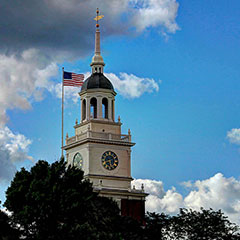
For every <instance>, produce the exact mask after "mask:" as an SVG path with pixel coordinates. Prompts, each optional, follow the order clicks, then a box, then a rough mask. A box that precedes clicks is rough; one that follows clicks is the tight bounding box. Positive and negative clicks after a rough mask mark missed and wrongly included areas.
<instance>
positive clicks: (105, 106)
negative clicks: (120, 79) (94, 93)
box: [102, 98, 108, 119]
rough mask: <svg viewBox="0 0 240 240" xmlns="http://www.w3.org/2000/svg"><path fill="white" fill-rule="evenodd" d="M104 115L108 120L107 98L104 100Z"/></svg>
mask: <svg viewBox="0 0 240 240" xmlns="http://www.w3.org/2000/svg"><path fill="white" fill-rule="evenodd" d="M102 113H103V118H106V119H108V100H107V98H103V100H102Z"/></svg>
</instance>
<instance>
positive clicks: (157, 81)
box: [0, 0, 240, 222]
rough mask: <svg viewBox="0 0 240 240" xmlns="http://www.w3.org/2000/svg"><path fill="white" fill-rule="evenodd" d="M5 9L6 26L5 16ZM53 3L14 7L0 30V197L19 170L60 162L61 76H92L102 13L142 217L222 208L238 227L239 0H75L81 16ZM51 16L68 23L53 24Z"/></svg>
mask: <svg viewBox="0 0 240 240" xmlns="http://www.w3.org/2000/svg"><path fill="white" fill-rule="evenodd" d="M4 2H5V4H4V7H3V8H1V10H0V13H1V15H2V16H3V17H4V14H7V13H8V11H9V9H11V8H12V6H9V5H8V3H7V1H4ZM121 2H122V3H121ZM58 4H59V5H58V6H56V5H54V1H52V2H51V1H43V3H41V4H40V5H41V6H37V4H36V3H34V1H33V2H31V3H30V2H29V1H27V0H25V1H22V3H21V4H17V5H16V9H15V10H12V11H13V15H14V17H13V18H12V19H9V18H5V20H4V24H3V25H4V26H3V27H2V29H1V28H0V35H1V36H4V38H3V37H1V38H0V40H1V42H2V43H3V44H2V45H3V46H2V47H1V49H0V54H1V55H0V72H1V77H0V83H1V85H2V86H3V87H2V89H0V93H1V95H2V96H1V97H0V122H1V130H0V156H1V160H0V161H1V163H0V166H1V169H2V171H0V186H1V187H0V199H1V200H3V201H4V191H5V190H6V187H7V186H8V185H9V183H10V180H11V178H12V176H13V175H14V172H15V171H16V169H19V168H20V167H27V168H29V167H31V166H32V165H33V162H35V161H37V160H38V159H46V160H47V161H49V162H53V161H55V160H57V159H58V158H59V156H60V153H61V151H60V144H61V99H60V95H59V93H60V88H59V84H60V82H61V68H62V66H64V67H65V69H66V70H68V71H75V72H79V73H86V72H89V71H90V66H89V64H90V62H91V57H92V55H93V51H94V31H95V27H94V24H95V23H94V21H93V17H94V16H95V9H96V7H99V8H100V11H101V14H104V15H105V18H104V19H103V20H102V22H101V26H100V30H101V39H102V41H101V48H102V56H103V58H104V61H105V63H106V66H105V72H106V73H107V74H109V75H108V76H109V79H110V80H112V81H113V83H114V86H115V89H116V91H117V93H118V95H117V97H116V117H117V116H118V115H120V116H121V121H122V123H123V127H122V130H123V133H127V131H128V128H130V129H131V132H132V137H133V141H134V142H136V146H135V147H133V151H132V176H133V177H134V178H136V179H138V180H135V184H136V185H138V184H140V183H141V182H144V183H145V185H146V186H145V188H146V191H147V190H148V191H149V192H150V195H151V196H150V198H149V200H148V202H147V207H148V209H150V210H156V211H165V212H167V213H171V214H172V213H175V212H177V210H176V209H177V208H178V207H191V208H199V207H201V206H203V207H205V208H209V207H213V208H222V209H223V210H224V212H225V213H226V214H227V215H229V216H230V218H231V220H233V221H235V222H240V214H239V210H240V204H239V203H240V179H239V176H240V175H239V160H240V112H239V107H240V94H239V90H240V83H239V78H240V70H239V62H240V25H239V22H240V3H239V1H237V0H232V1H231V4H230V3H229V1H223V0H218V1H217V0H212V1H205V0H202V1H186V0H181V1H180V0H179V1H175V0H162V1H160V0H155V1H154V0H141V1H140V0H122V1H112V3H111V4H109V2H108V1H102V3H101V4H100V5H101V6H98V5H97V1H89V3H81V1H79V4H77V6H75V8H76V9H77V10H78V14H77V13H75V10H73V9H74V1H68V3H67V1H65V0H61V1H59V2H58ZM30 5H32V6H30ZM28 7H29V9H32V12H29V11H27V8H28ZM30 7H31V8H30ZM37 7H38V8H39V9H43V10H44V12H46V16H45V18H46V19H48V17H49V19H48V20H49V21H46V20H45V19H43V18H42V17H41V16H38V14H37V13H36V12H35V9H36V8H37ZM58 8H59V9H60V10H59V9H58ZM19 9H25V10H24V11H25V12H23V13H22V15H21V16H18V15H17V14H14V11H16V12H17V11H18V10H19ZM56 9H58V11H60V12H61V13H62V15H63V16H64V14H67V13H69V11H70V12H71V11H73V14H72V18H70V19H64V18H60V17H61V16H56V17H55V18H53V17H52V14H50V13H51V11H54V10H56ZM39 12H41V11H39ZM34 13H36V14H34ZM81 13H82V14H81ZM39 14H40V13H39ZM29 19H31V20H32V22H33V23H32V26H29V27H27V25H26V23H27V21H28V20H29ZM19 22H20V23H22V25H20V24H19ZM59 25H62V27H61V28H59ZM64 27H65V28H64ZM16 28H17V29H18V31H15V29H16ZM37 30H38V31H37ZM65 30H66V31H65ZM64 31H65V32H66V33H67V34H66V35H65V34H64ZM76 32H77V33H76ZM22 39H23V41H22ZM120 73H123V74H122V75H121V74H120ZM110 76H112V77H113V78H114V79H111V78H110ZM136 86H137V88H136ZM66 91H68V94H66V101H65V133H66V132H68V133H69V135H73V125H74V123H75V119H76V118H78V119H80V106H79V99H78V100H76V89H68V90H66ZM30 142H31V143H30ZM153 180H154V181H153ZM153 186H154V189H155V190H153ZM219 202H221V204H220V203H219ZM200 205H201V206H200ZM229 209H231V210H229Z"/></svg>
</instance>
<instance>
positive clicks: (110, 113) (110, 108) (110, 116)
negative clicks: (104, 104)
mask: <svg viewBox="0 0 240 240" xmlns="http://www.w3.org/2000/svg"><path fill="white" fill-rule="evenodd" d="M108 119H109V120H112V98H108Z"/></svg>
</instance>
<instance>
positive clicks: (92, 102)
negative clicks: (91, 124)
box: [90, 97, 97, 118]
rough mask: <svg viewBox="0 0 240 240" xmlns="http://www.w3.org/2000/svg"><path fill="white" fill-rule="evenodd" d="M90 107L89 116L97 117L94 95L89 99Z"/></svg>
mask: <svg viewBox="0 0 240 240" xmlns="http://www.w3.org/2000/svg"><path fill="white" fill-rule="evenodd" d="M90 106H91V107H90V108H91V117H92V118H97V99H96V98H95V97H93V98H91V100H90Z"/></svg>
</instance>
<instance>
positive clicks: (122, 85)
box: [105, 73, 159, 98]
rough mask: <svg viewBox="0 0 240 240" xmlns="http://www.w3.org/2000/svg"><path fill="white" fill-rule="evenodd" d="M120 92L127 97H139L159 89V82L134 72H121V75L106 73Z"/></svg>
mask: <svg viewBox="0 0 240 240" xmlns="http://www.w3.org/2000/svg"><path fill="white" fill-rule="evenodd" d="M105 75H106V76H107V77H108V78H109V79H110V80H111V82H112V84H113V86H114V87H115V88H116V90H118V92H119V93H120V94H121V95H123V96H125V97H127V98H138V97H140V96H141V95H142V94H144V93H145V92H148V93H151V92H153V91H156V92H157V91H158V90H159V86H158V83H157V82H156V81H155V80H154V79H151V78H141V77H137V76H135V75H133V74H127V73H120V74H119V77H118V76H117V75H115V74H114V73H106V74H105Z"/></svg>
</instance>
